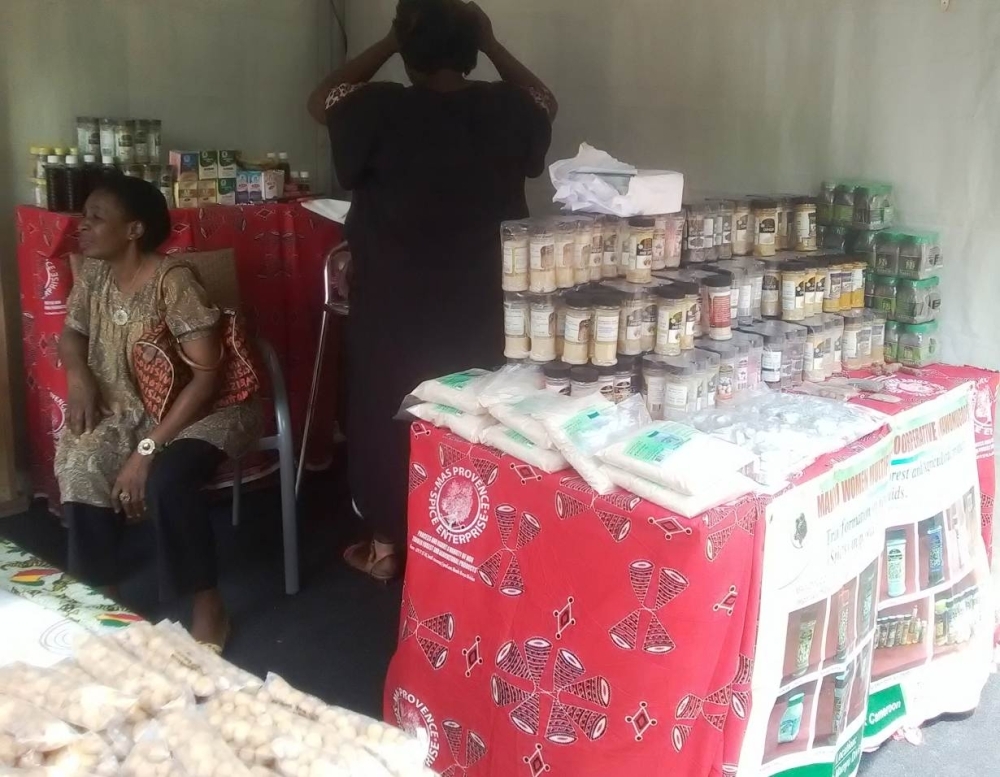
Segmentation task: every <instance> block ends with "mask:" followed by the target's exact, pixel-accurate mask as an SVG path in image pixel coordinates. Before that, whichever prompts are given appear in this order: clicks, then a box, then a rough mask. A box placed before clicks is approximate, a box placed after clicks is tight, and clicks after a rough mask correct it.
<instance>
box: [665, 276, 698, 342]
mask: <svg viewBox="0 0 1000 777" xmlns="http://www.w3.org/2000/svg"><path fill="white" fill-rule="evenodd" d="M670 288H672V289H674V290H676V291H680V292H683V294H684V326H683V327H681V350H682V351H690V350H691V349H692V348H694V339H695V337H696V336H698V335H700V334H701V319H700V317H701V289H700V288H699V287H698V284H697V283H688V282H686V281H679V282H677V283H674V284H672V285H671V286H670Z"/></svg>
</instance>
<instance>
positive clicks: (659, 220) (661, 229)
mask: <svg viewBox="0 0 1000 777" xmlns="http://www.w3.org/2000/svg"><path fill="white" fill-rule="evenodd" d="M653 269H654V270H665V269H667V217H666V216H655V217H654V218H653Z"/></svg>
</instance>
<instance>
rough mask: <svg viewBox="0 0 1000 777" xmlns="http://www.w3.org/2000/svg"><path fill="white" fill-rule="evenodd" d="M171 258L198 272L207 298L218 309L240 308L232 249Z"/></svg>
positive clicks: (176, 255) (197, 252)
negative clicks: (187, 263) (191, 266)
mask: <svg viewBox="0 0 1000 777" xmlns="http://www.w3.org/2000/svg"><path fill="white" fill-rule="evenodd" d="M171 258H175V259H178V260H179V261H183V262H189V263H190V264H192V265H193V266H194V267H195V269H197V270H198V275H199V276H200V277H201V282H202V283H203V284H204V285H205V291H207V292H208V298H209V299H210V300H211V301H212V302H213V303H214V304H216V305H218V306H219V307H220V308H232V309H233V310H239V308H240V286H239V282H238V281H237V278H236V258H235V257H234V256H233V249H232V248H223V249H221V250H219V251H200V252H199V251H196V252H194V253H189V254H174V255H173V256H172V257H171Z"/></svg>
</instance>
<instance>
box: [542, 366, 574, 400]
mask: <svg viewBox="0 0 1000 777" xmlns="http://www.w3.org/2000/svg"><path fill="white" fill-rule="evenodd" d="M571 371H572V367H571V365H569V364H566V362H548V363H547V364H545V366H543V367H542V375H544V376H545V390H546V391H551V392H552V393H553V394H560V395H561V396H565V397H568V396H569V394H570V373H571Z"/></svg>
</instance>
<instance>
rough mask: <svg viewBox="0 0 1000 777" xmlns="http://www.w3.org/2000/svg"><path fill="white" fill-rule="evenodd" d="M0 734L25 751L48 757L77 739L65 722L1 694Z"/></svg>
mask: <svg viewBox="0 0 1000 777" xmlns="http://www.w3.org/2000/svg"><path fill="white" fill-rule="evenodd" d="M0 733H5V734H9V735H10V736H12V737H14V738H15V739H16V740H17V742H18V744H19V745H20V746H21V747H23V748H24V749H25V750H27V751H32V752H36V753H48V752H50V751H52V750H58V749H59V748H61V747H66V746H67V745H68V744H70V743H71V742H73V741H75V740H76V739H79V738H80V735H79V734H78V733H77V732H76V731H74V730H73V728H72V727H71V726H70V725H69V724H67V723H66V722H65V721H63V720H60V719H59V718H57V717H55V716H54V715H52V714H50V713H48V712H46V711H45V710H42V709H39V708H38V707H36V706H35V705H33V704H29V703H28V702H26V701H23V700H22V699H19V698H17V697H16V696H10V695H8V694H5V693H0Z"/></svg>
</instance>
